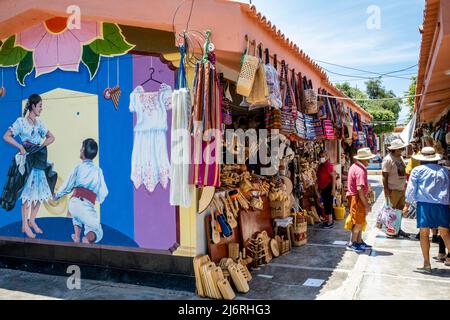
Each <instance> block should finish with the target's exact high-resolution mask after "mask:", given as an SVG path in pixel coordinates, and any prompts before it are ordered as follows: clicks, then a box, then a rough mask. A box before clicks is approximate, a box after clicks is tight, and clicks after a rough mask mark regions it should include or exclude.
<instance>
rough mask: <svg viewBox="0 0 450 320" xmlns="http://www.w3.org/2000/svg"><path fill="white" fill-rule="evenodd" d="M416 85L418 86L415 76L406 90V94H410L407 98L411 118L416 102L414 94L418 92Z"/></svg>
mask: <svg viewBox="0 0 450 320" xmlns="http://www.w3.org/2000/svg"><path fill="white" fill-rule="evenodd" d="M416 86H417V77H415V76H414V77H412V78H411V84H410V85H409V89H408V91H406V92H405V95H407V96H410V97H409V98H408V100H407V104H408V106H409V119H411V118H412V115H413V112H414V102H415V100H416V98H415V97H413V96H414V95H415V94H416Z"/></svg>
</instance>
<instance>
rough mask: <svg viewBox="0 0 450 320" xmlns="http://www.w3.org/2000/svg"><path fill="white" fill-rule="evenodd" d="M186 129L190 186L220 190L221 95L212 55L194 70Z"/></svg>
mask: <svg viewBox="0 0 450 320" xmlns="http://www.w3.org/2000/svg"><path fill="white" fill-rule="evenodd" d="M206 48H207V46H206ZM189 128H190V130H191V132H192V134H193V139H194V140H193V161H194V162H193V165H192V168H191V169H192V170H191V171H190V175H191V177H190V182H191V183H192V184H194V185H197V186H199V187H205V186H211V187H219V186H220V163H221V156H222V142H221V141H222V131H221V130H222V92H221V87H220V82H219V77H218V74H217V69H216V67H215V55H214V53H209V54H208V55H206V56H205V57H204V60H203V61H202V62H200V63H198V64H197V66H196V76H195V80H194V107H193V110H192V116H191V121H190V125H189Z"/></svg>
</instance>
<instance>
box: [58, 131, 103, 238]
mask: <svg viewBox="0 0 450 320" xmlns="http://www.w3.org/2000/svg"><path fill="white" fill-rule="evenodd" d="M97 153H98V144H97V142H95V140H94V139H86V140H84V141H83V144H82V147H81V150H80V159H81V160H82V163H81V164H79V165H77V166H76V167H75V168H74V169H73V171H72V172H71V174H70V176H69V179H68V180H67V181H66V182H65V183H64V185H63V186H62V187H61V189H60V190H59V192H58V193H56V195H55V199H56V200H58V199H60V198H61V197H63V196H65V195H67V194H69V193H70V192H72V191H73V195H72V198H71V199H70V201H69V215H70V216H71V217H72V222H73V227H74V231H75V233H74V234H73V235H72V240H73V241H74V242H75V243H79V242H80V238H81V236H80V235H81V228H82V227H83V226H84V237H83V239H82V240H81V241H82V242H83V243H98V242H99V241H100V240H101V239H102V238H103V229H102V226H101V224H100V217H99V215H98V213H97V211H96V209H95V202H96V201H97V200H98V201H99V203H103V201H104V200H105V198H106V197H107V195H108V188H107V186H106V183H105V179H104V177H103V171H102V169H101V168H99V167H98V166H96V165H95V164H94V163H93V161H92V160H93V159H95V157H96V156H97Z"/></svg>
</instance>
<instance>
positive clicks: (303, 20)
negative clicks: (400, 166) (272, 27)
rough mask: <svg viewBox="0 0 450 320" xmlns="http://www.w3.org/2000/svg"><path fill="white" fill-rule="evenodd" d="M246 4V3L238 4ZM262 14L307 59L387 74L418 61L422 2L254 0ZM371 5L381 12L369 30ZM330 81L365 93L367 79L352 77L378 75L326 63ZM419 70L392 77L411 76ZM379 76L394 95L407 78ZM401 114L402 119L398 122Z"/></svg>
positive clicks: (325, 66)
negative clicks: (306, 54) (345, 84)
mask: <svg viewBox="0 0 450 320" xmlns="http://www.w3.org/2000/svg"><path fill="white" fill-rule="evenodd" d="M241 2H247V3H248V1H241ZM252 2H253V4H254V5H256V8H257V9H258V11H260V12H262V13H263V14H264V15H266V16H267V17H268V18H269V19H270V20H271V21H272V23H275V24H276V25H277V27H279V28H280V29H281V30H282V31H283V32H284V33H285V34H286V35H287V36H288V37H289V39H291V40H293V41H294V42H295V43H296V44H297V45H298V46H299V47H300V48H302V49H303V50H304V51H305V52H306V53H308V55H309V56H311V58H313V59H315V60H321V61H325V62H331V63H334V64H339V65H343V66H346V67H352V68H358V69H363V70H368V71H373V72H377V73H386V72H391V71H395V70H400V69H403V68H407V67H410V66H413V65H415V64H417V63H418V59H419V51H420V41H421V36H420V33H419V31H418V29H419V25H421V24H422V22H423V9H424V0H395V1H392V0H315V1H313V0H308V1H306V0H277V1H275V0H253V1H252ZM370 6H377V7H378V8H379V9H380V28H379V29H376V28H372V29H369V28H368V26H367V21H368V20H369V19H370V17H371V14H369V13H367V10H368V8H369V7H370ZM320 64H321V65H322V66H323V67H324V68H326V69H327V70H329V71H332V72H335V73H341V74H344V76H342V75H335V74H332V73H330V72H328V75H329V77H330V80H331V81H332V82H340V81H342V80H347V79H349V80H350V81H349V82H350V83H351V84H352V85H357V86H358V87H359V88H361V89H363V90H365V84H364V82H365V81H367V80H361V79H355V76H357V77H358V76H359V77H361V76H362V77H367V76H370V77H371V76H376V75H373V74H367V73H363V72H359V71H354V70H349V69H345V68H341V67H337V66H333V65H329V64H325V63H320ZM416 73H417V67H415V68H412V69H409V70H407V71H404V72H399V73H397V74H396V75H399V76H401V77H405V78H408V79H409V78H410V77H411V76H412V74H416ZM347 75H349V76H347ZM408 79H397V78H383V84H384V85H385V87H386V88H387V89H391V90H393V91H394V92H395V93H396V94H397V95H398V96H400V95H403V94H404V91H406V90H407V89H408V87H409V84H410V80H408ZM403 116H404V115H401V118H402V117H403Z"/></svg>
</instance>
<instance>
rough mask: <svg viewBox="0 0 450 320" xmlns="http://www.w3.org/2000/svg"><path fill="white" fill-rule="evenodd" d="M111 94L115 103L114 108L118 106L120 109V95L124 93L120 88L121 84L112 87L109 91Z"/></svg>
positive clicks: (117, 108)
mask: <svg viewBox="0 0 450 320" xmlns="http://www.w3.org/2000/svg"><path fill="white" fill-rule="evenodd" d="M109 94H110V96H111V99H112V102H113V103H114V108H116V110H117V111H118V110H119V100H120V95H121V94H122V91H121V90H120V87H119V85H117V86H115V87H114V88H112V89H111V90H110V91H109Z"/></svg>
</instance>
